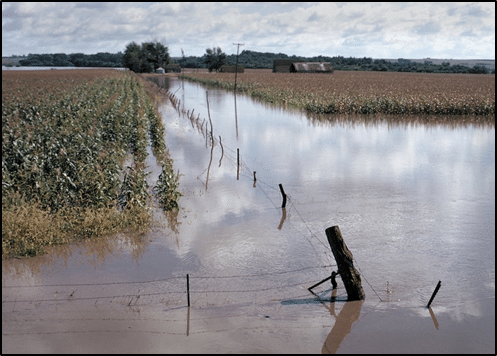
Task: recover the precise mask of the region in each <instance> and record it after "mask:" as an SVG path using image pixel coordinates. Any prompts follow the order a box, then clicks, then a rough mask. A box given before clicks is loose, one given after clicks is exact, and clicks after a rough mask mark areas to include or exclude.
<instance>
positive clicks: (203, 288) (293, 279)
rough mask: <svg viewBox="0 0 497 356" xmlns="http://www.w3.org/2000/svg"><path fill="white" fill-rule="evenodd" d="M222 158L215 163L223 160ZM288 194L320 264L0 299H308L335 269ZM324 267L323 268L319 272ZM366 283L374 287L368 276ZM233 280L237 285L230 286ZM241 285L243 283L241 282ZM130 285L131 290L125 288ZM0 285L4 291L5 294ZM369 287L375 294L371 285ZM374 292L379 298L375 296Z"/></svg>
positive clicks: (265, 188) (54, 289) (246, 170)
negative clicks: (319, 283)
mask: <svg viewBox="0 0 497 356" xmlns="http://www.w3.org/2000/svg"><path fill="white" fill-rule="evenodd" d="M168 95H169V98H170V100H171V103H172V104H173V106H174V107H175V109H176V110H177V111H178V113H179V114H180V115H181V116H183V117H186V118H188V119H189V120H190V122H191V124H192V127H193V128H196V129H198V131H199V132H200V133H202V135H203V137H204V138H205V139H206V146H207V145H208V144H209V142H210V145H211V148H214V147H216V148H217V149H218V150H220V151H221V154H222V155H221V157H222V158H221V160H223V162H224V164H226V163H228V164H230V165H231V166H232V168H233V169H234V170H238V173H239V175H240V176H241V177H244V178H246V179H250V180H253V182H254V187H257V188H259V189H260V190H261V192H262V193H263V194H264V195H265V196H266V197H267V199H268V200H269V201H270V202H271V204H272V205H273V207H274V208H275V209H278V210H279V209H282V208H280V207H278V205H277V204H276V203H275V202H274V200H273V199H272V198H271V197H270V195H271V194H269V192H270V191H271V192H272V194H274V191H276V192H277V193H278V194H279V193H280V189H279V188H276V187H277V185H276V184H272V183H268V182H266V181H265V180H264V179H260V177H257V178H256V177H255V173H254V171H253V170H251V169H250V167H249V166H248V165H247V164H246V163H245V162H244V160H243V159H241V158H240V156H239V152H238V150H237V151H235V150H234V149H233V148H230V147H227V146H226V145H223V144H222V143H221V140H222V138H221V137H219V140H218V139H217V138H215V137H214V136H213V134H212V127H211V131H210V132H209V130H208V129H207V124H206V120H205V119H204V120H203V121H202V122H201V121H200V116H199V115H198V116H197V117H195V116H194V115H193V111H192V112H191V113H190V111H189V110H188V111H186V112H185V110H184V107H181V105H180V102H179V100H178V99H177V98H176V97H175V96H174V94H172V93H170V92H168ZM204 124H205V129H204ZM211 152H212V150H211ZM221 160H220V162H219V165H221V163H222V162H221ZM206 171H207V169H206ZM204 173H205V171H204V172H202V173H201V174H200V175H199V177H200V176H202V175H203V174H204ZM288 200H289V202H290V204H289V208H290V209H291V210H292V211H293V212H294V213H295V214H296V215H297V216H298V217H299V219H300V220H301V222H302V226H303V227H304V231H301V229H299V228H298V227H297V226H296V225H295V224H294V223H293V222H291V221H288V222H287V223H288V224H289V225H290V226H291V227H292V228H293V229H294V230H295V231H296V232H297V233H298V234H299V235H300V236H302V237H303V238H304V239H305V240H306V241H307V242H308V243H309V245H310V246H311V248H312V249H313V251H314V253H315V255H316V257H317V258H318V261H321V265H318V266H307V267H301V268H298V269H293V270H285V271H273V272H265V273H258V274H257V273H256V274H234V275H225V276H220V275H217V276H214V275H195V274H189V278H190V279H191V280H192V283H191V285H190V286H189V287H190V288H187V283H186V275H183V276H173V277H167V278H161V279H153V280H142V281H112V282H98V283H64V284H44V285H30V286H2V304H9V303H10V304H12V303H13V304H18V303H19V304H22V303H30V304H40V303H62V302H66V301H67V302H72V301H92V302H93V301H94V303H95V304H96V303H100V302H102V301H109V302H113V301H116V300H118V301H119V302H120V303H121V304H124V305H127V306H133V305H137V304H138V303H139V304H143V303H157V302H159V303H163V304H166V305H179V306H181V305H184V304H185V303H186V300H187V298H186V296H187V295H188V301H189V300H190V297H191V299H192V305H193V306H203V305H220V304H226V303H228V302H229V303H232V302H233V301H234V300H235V301H237V302H242V301H247V300H249V301H252V302H254V301H260V302H263V301H268V300H272V301H275V300H280V301H283V300H288V296H289V295H290V294H291V293H292V291H293V293H295V294H296V295H295V296H294V298H297V299H293V300H298V299H299V298H303V299H308V298H309V297H310V294H309V291H307V288H308V287H309V286H311V285H312V284H314V283H315V282H316V281H317V280H318V279H319V278H320V277H322V276H323V274H325V275H326V274H328V275H329V274H331V272H332V269H333V268H334V269H336V264H333V263H330V262H329V261H334V258H333V256H332V254H331V250H330V247H329V246H328V245H327V244H326V243H324V242H323V241H322V240H321V239H320V238H318V236H317V235H316V234H315V233H314V232H313V231H312V230H311V228H310V226H309V224H308V223H307V222H306V221H305V219H304V218H303V216H302V214H301V213H300V212H299V210H298V209H297V206H296V203H295V202H294V201H293V199H292V197H291V195H288ZM290 209H289V210H290ZM305 230H307V231H305ZM314 240H317V241H316V242H319V245H318V246H322V248H319V251H318V249H317V246H316V243H314V242H313V241H314ZM323 269H324V270H325V271H326V273H323V272H322V270H323ZM319 270H321V272H318V273H317V271H319ZM311 272H312V273H311ZM361 273H362V271H361ZM366 282H367V280H366ZM367 283H368V285H369V286H370V287H371V288H372V289H373V287H372V286H371V285H370V284H369V282H367ZM234 286H235V287H236V288H234ZM240 286H243V287H242V288H241V287H240ZM121 287H123V288H124V289H123V288H121ZM133 288H134V289H135V290H134V291H133V292H130V290H132V289H133ZM25 289H31V290H35V292H34V293H31V295H32V298H29V299H17V294H18V293H16V291H20V290H25ZM36 289H39V290H40V292H39V294H38V293H37V292H36ZM338 289H339V291H338V292H339V293H338V296H344V295H345V296H346V292H345V290H344V289H343V287H339V288H338ZM4 291H5V292H6V293H5V294H4ZM373 291H374V289H373ZM374 292H375V294H376V295H377V296H378V294H377V293H376V291H374ZM378 298H379V299H380V300H381V298H380V297H379V296H378ZM157 299H158V300H157ZM318 299H319V298H318ZM145 300H148V301H145Z"/></svg>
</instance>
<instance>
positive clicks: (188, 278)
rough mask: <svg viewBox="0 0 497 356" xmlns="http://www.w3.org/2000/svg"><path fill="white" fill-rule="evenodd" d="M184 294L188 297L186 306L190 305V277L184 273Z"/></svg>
mask: <svg viewBox="0 0 497 356" xmlns="http://www.w3.org/2000/svg"><path fill="white" fill-rule="evenodd" d="M186 296H187V298H188V306H190V277H189V276H188V274H187V275H186Z"/></svg>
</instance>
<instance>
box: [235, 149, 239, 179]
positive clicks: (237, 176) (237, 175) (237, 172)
mask: <svg viewBox="0 0 497 356" xmlns="http://www.w3.org/2000/svg"><path fill="white" fill-rule="evenodd" d="M239 179H240V149H239V148H237V149H236V180H239Z"/></svg>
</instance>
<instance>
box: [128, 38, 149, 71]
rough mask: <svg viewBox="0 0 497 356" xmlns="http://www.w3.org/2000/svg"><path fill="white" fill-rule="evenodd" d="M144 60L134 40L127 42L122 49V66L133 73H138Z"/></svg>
mask: <svg viewBox="0 0 497 356" xmlns="http://www.w3.org/2000/svg"><path fill="white" fill-rule="evenodd" d="M144 62H145V58H143V57H142V53H141V46H140V45H139V44H137V43H136V42H131V43H130V44H128V45H127V46H126V49H125V50H124V56H123V63H124V66H125V67H126V68H128V69H129V70H132V71H133V72H135V73H140V72H141V71H142V67H143V64H144Z"/></svg>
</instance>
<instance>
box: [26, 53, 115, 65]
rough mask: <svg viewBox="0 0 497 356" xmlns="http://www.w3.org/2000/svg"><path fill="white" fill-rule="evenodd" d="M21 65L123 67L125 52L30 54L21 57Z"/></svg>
mask: <svg viewBox="0 0 497 356" xmlns="http://www.w3.org/2000/svg"><path fill="white" fill-rule="evenodd" d="M19 65H21V66H27V67H113V68H116V67H122V66H123V53H122V52H118V53H108V52H99V53H97V54H84V53H72V54H65V53H53V54H31V53H30V54H28V56H27V57H26V59H21V60H20V61H19Z"/></svg>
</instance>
